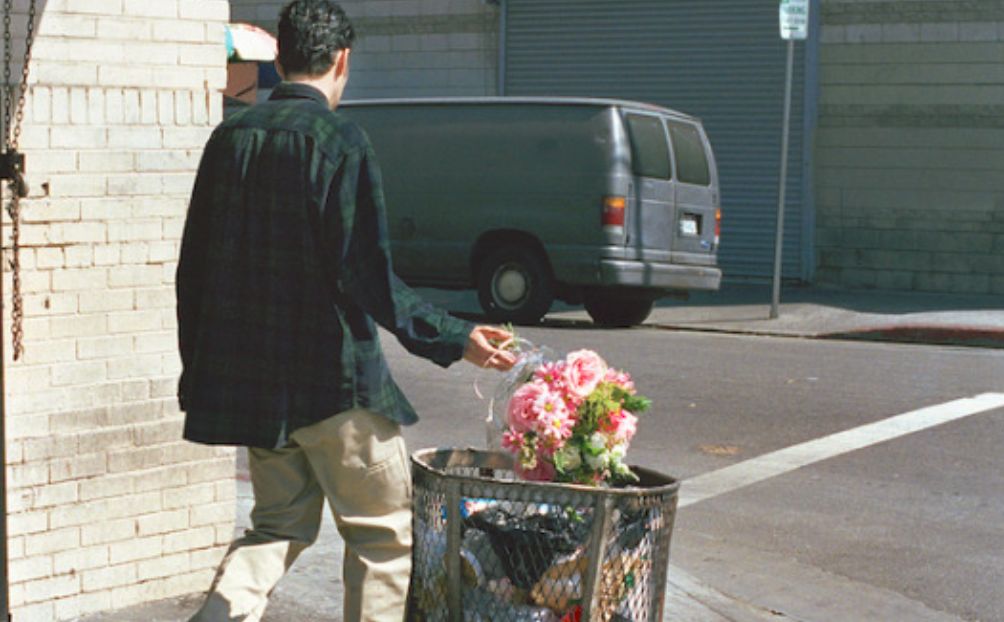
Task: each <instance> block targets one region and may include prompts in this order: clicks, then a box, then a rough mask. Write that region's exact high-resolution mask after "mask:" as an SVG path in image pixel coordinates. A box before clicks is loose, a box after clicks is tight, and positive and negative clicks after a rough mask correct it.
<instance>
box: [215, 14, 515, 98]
mask: <svg viewBox="0 0 1004 622" xmlns="http://www.w3.org/2000/svg"><path fill="white" fill-rule="evenodd" d="M284 4H285V2H284V1H279V0H231V2H230V5H231V12H232V19H233V21H235V22H250V23H255V24H258V25H260V26H262V27H263V28H265V29H267V30H269V31H270V32H273V33H274V32H275V29H276V22H277V21H278V14H279V10H280V9H281V8H282V6H283V5H284ZM340 4H341V5H342V7H343V8H344V9H345V11H346V13H348V15H349V17H350V18H351V19H352V21H353V24H354V25H355V26H356V30H357V33H358V36H359V39H358V41H357V44H356V47H355V50H354V52H356V54H355V56H354V57H353V59H352V78H351V79H350V80H349V86H348V89H347V90H346V97H347V98H348V99H365V98H386V97H434V96H450V95H458V96H485V95H494V94H495V93H496V92H497V82H498V74H497V69H496V68H497V66H498V43H497V42H498V23H499V22H498V17H499V10H498V8H497V7H495V6H490V5H486V4H485V3H484V2H483V1H482V0H342V2H340Z"/></svg>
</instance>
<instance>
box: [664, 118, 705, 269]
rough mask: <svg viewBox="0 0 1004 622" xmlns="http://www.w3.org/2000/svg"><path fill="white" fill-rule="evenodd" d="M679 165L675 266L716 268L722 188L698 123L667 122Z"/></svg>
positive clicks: (673, 246) (678, 120)
mask: <svg viewBox="0 0 1004 622" xmlns="http://www.w3.org/2000/svg"><path fill="white" fill-rule="evenodd" d="M666 125H667V127H668V128H669V135H670V143H671V145H672V147H673V160H674V163H675V164H676V167H675V168H676V171H675V175H674V179H675V180H676V213H677V216H676V224H675V226H674V227H673V242H672V248H673V258H672V259H673V262H674V263H681V264H700V265H712V264H714V262H715V261H716V259H715V253H716V252H717V244H718V240H717V239H716V238H717V232H716V222H715V211H716V210H717V208H718V184H717V179H716V173H715V170H714V160H713V158H712V156H711V155H710V149H709V146H708V145H709V144H708V141H707V138H706V136H705V135H704V132H703V131H701V128H700V126H698V125H697V124H696V123H691V122H689V121H685V120H680V119H666Z"/></svg>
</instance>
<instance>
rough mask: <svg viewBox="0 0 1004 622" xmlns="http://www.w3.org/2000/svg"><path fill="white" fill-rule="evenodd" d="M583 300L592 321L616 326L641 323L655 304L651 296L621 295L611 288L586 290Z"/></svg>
mask: <svg viewBox="0 0 1004 622" xmlns="http://www.w3.org/2000/svg"><path fill="white" fill-rule="evenodd" d="M583 302H584V303H585V306H586V312H588V313H589V317H591V318H593V323H595V324H598V325H600V326H609V327H617V328H623V327H627V326H635V325H638V324H641V323H642V322H644V321H645V320H646V319H647V318H648V316H649V314H650V313H652V308H653V307H654V306H655V300H654V299H653V298H637V297H622V296H619V295H618V292H617V291H616V290H612V289H596V290H590V291H587V292H586V294H585V297H584V300H583Z"/></svg>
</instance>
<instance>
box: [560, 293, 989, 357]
mask: <svg viewBox="0 0 1004 622" xmlns="http://www.w3.org/2000/svg"><path fill="white" fill-rule="evenodd" d="M771 293H772V292H771V287H770V285H768V284H745V283H727V284H725V285H723V287H722V289H721V290H720V291H718V292H695V293H693V294H691V295H690V297H689V298H688V299H687V300H675V299H672V298H668V299H665V300H663V301H660V302H659V304H658V305H657V306H656V308H655V310H653V311H652V314H651V315H650V316H649V318H648V320H647V321H646V322H645V324H646V325H649V326H658V327H661V328H667V329H673V330H691V331H710V332H727V333H738V334H750V335H770V336H781V337H801V338H809V339H862V340H872V341H892V342H905V343H926V344H942V345H962V346H975V347H991V348H1001V347H1004V296H985V295H962V294H958V295H956V294H927V293H918V292H897V291H883V290H847V289H835V288H825V287H795V286H792V287H785V288H783V289H782V291H781V303H780V306H779V314H778V317H777V318H776V319H770V317H769V315H770V307H771ZM548 319H549V320H557V321H561V320H564V321H576V322H578V321H582V322H586V321H588V320H589V316H588V315H587V314H586V312H585V311H583V310H563V311H559V312H558V313H554V314H551V315H549V316H548Z"/></svg>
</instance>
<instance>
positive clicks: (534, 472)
mask: <svg viewBox="0 0 1004 622" xmlns="http://www.w3.org/2000/svg"><path fill="white" fill-rule="evenodd" d="M516 475H518V476H519V477H520V478H521V479H525V480H528V481H531V482H552V481H554V476H555V475H557V471H555V470H554V465H553V464H551V463H550V462H548V461H547V460H543V459H540V458H538V459H537V466H535V467H534V468H532V469H526V468H523V465H521V464H519V462H518V461H517V464H516Z"/></svg>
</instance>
